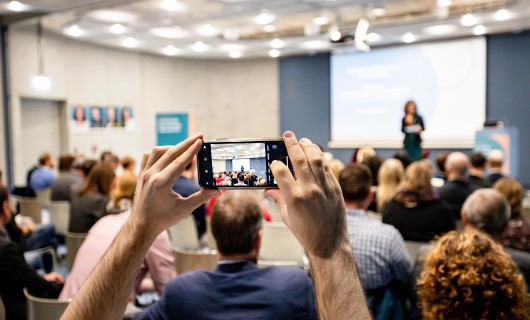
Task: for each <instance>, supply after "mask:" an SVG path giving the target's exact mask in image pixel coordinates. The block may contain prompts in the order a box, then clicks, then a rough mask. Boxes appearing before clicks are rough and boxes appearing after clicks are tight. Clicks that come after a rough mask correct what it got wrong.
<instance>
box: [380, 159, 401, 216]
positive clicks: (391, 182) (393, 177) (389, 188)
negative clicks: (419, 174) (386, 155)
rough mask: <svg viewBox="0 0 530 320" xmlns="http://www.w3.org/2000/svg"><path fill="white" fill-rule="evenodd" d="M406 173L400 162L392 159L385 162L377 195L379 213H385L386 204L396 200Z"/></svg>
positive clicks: (382, 165)
mask: <svg viewBox="0 0 530 320" xmlns="http://www.w3.org/2000/svg"><path fill="white" fill-rule="evenodd" d="M404 172H405V170H404V169H403V165H402V164H401V162H400V161H399V160H397V159H393V158H391V159H387V160H385V161H383V164H381V168H380V169H379V174H378V175H379V185H378V186H377V193H376V194H375V199H376V204H377V206H376V211H377V212H383V211H384V210H385V206H386V204H387V203H388V202H390V200H392V198H394V196H395V195H396V193H397V191H398V187H399V184H400V183H401V180H402V179H403V175H404Z"/></svg>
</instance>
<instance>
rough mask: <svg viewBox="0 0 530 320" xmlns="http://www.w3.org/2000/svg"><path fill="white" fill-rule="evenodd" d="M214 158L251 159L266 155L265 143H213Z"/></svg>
mask: <svg viewBox="0 0 530 320" xmlns="http://www.w3.org/2000/svg"><path fill="white" fill-rule="evenodd" d="M211 151H212V159H214V160H219V159H249V158H260V157H261V158H263V157H265V143H245V144H241V143H239V144H238V143H221V144H211Z"/></svg>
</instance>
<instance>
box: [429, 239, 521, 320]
mask: <svg viewBox="0 0 530 320" xmlns="http://www.w3.org/2000/svg"><path fill="white" fill-rule="evenodd" d="M418 288H419V290H418V294H419V298H420V303H421V307H422V313H423V318H424V319H527V316H528V312H529V307H528V306H529V299H528V295H527V287H526V283H525V280H524V278H523V276H522V275H521V273H520V271H519V268H518V267H517V266H516V264H515V263H514V261H513V260H512V259H511V258H510V256H509V255H508V254H507V253H506V252H505V251H504V250H503V249H502V247H501V246H500V245H499V244H496V243H495V242H494V241H493V240H492V239H491V238H490V237H488V236H487V235H485V234H482V233H480V232H463V233H458V232H455V231H452V232H449V233H448V234H446V235H445V236H443V237H442V238H441V239H440V240H439V241H438V243H437V245H436V247H435V248H434V249H433V250H432V251H431V252H430V253H429V254H428V255H427V257H426V261H425V267H424V270H423V272H422V274H421V276H420V279H419V280H418Z"/></svg>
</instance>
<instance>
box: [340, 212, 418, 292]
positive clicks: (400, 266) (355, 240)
mask: <svg viewBox="0 0 530 320" xmlns="http://www.w3.org/2000/svg"><path fill="white" fill-rule="evenodd" d="M346 215H347V223H348V234H349V236H350V244H351V247H352V250H353V255H354V256H355V261H356V263H357V267H358V268H359V274H360V277H361V282H362V284H363V287H364V289H365V290H370V289H377V288H382V287H386V286H388V285H389V284H390V283H392V282H393V281H394V280H398V281H400V282H401V283H402V284H405V283H406V282H407V279H408V276H409V272H410V270H411V269H412V263H411V260H410V257H409V254H408V252H407V247H406V246H405V241H404V240H403V237H401V234H400V233H399V231H397V229H396V228H394V227H393V226H391V225H388V224H384V223H382V222H381V221H378V220H375V219H373V218H370V217H368V214H367V212H366V211H364V210H360V209H351V208H347V209H346Z"/></svg>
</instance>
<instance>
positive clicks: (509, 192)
mask: <svg viewBox="0 0 530 320" xmlns="http://www.w3.org/2000/svg"><path fill="white" fill-rule="evenodd" d="M493 189H497V190H499V191H500V192H501V193H502V194H503V195H504V197H506V201H508V203H509V204H510V207H511V209H512V210H511V213H512V216H511V218H512V219H514V218H518V217H520V216H521V210H522V201H523V198H524V189H523V186H522V185H521V183H519V181H517V180H515V179H513V178H501V179H499V180H498V181H497V182H495V184H494V185H493Z"/></svg>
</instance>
